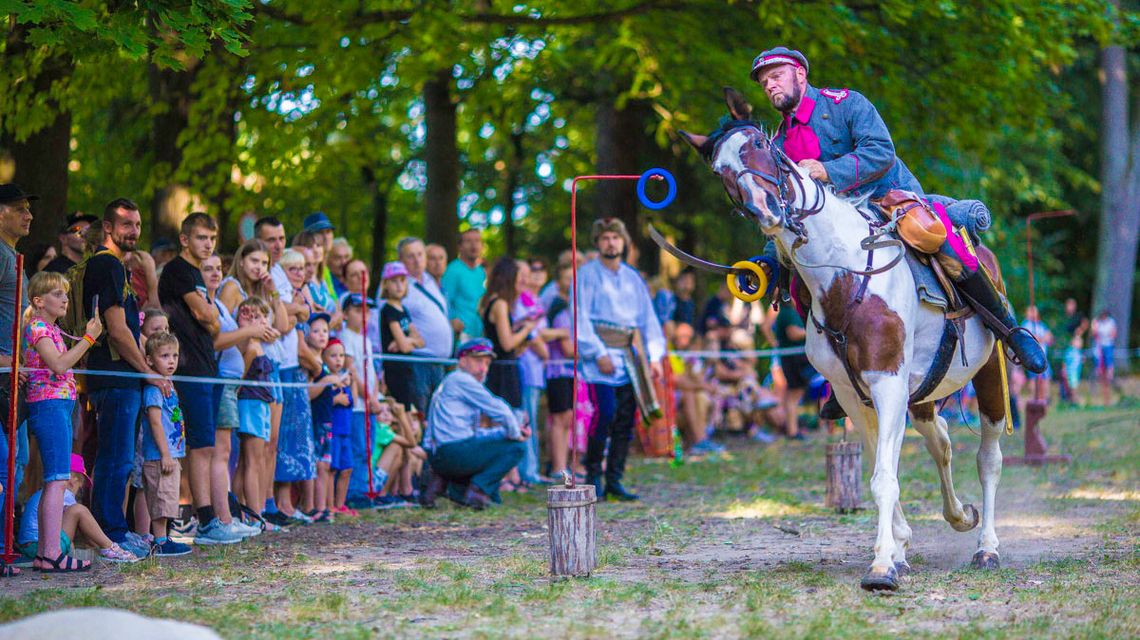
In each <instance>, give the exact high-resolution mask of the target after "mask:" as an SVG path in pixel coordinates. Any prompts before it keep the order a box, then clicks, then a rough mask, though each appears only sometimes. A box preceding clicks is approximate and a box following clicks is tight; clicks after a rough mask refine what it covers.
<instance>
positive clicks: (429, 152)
mask: <svg viewBox="0 0 1140 640" xmlns="http://www.w3.org/2000/svg"><path fill="white" fill-rule="evenodd" d="M424 111H425V114H426V115H425V120H426V122H427V139H426V140H425V142H424V159H425V160H426V162H427V193H426V194H425V195H424V205H425V208H426V211H427V219H426V225H427V227H426V229H425V230H424V238H425V240H426V241H427V242H438V243H439V244H441V245H443V246H444V247H446V248H447V250H448V251H449V252H451V251H455V250H456V247H458V246H459V217H458V211H459V148H458V146H457V145H456V142H455V135H456V134H455V129H456V126H455V103H454V102H452V101H451V69H450V68H447V69H441V70H440V71H438V72H437V73H436V74H435V77H434V78H432V79H431V80H428V81H427V82H425V83H424Z"/></svg>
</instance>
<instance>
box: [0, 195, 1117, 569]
mask: <svg viewBox="0 0 1140 640" xmlns="http://www.w3.org/2000/svg"><path fill="white" fill-rule="evenodd" d="M34 200H35V196H33V195H30V194H27V193H24V192H23V191H21V190H20V189H19V188H18V187H16V186H14V185H0V240H3V242H0V366H9V365H10V363H11V361H12V355H13V353H15V352H17V350H19V351H20V352H21V353H22V363H23V364H22V366H23V367H25V368H28V369H30V370H31V371H30V373H28V374H27V379H26V380H25V381H23V382H22V386H21V393H20V397H19V398H18V400H19V405H20V411H19V414H18V419H17V421H16V424H14V425H9V424H7V422H8V412H7V410H6V408H7V406H8V394H9V389H10V386H9V383H8V382H7V380H8V374H4V376H3V378H4V379H3V380H0V401H3V402H4V407H5V410H4V411H2V412H0V421H2V422H3V423H4V428H5V431H6V432H7V430H8V429H16V430H17V438H16V440H17V460H18V464H17V471H16V476H15V478H13V479H11V480H12V482H9V478H7V477H6V468H0V489H3V490H5V491H7V490H9V489H11V490H12V491H14V492H15V493H16V495H17V497H18V503H19V507H20V511H21V513H22V516H21V518H20V519H19V522H18V525H19V528H18V531H17V533H16V540H17V542H18V543H19V548H20V551H21V552H22V553H23V554H25V555H26V556H27V557H28V558H29V559H31V560H32V565H31V566H32V568H33V569H35V570H38V571H46V572H67V571H84V570H87V569H89V568H90V562H88V561H86V560H80V559H77V558H75V557H73V555H71V554H72V550H73V548H74V546H73V545H74V544H75V543H76V542H79V541H82V542H83V543H84V544H85V545H87V546H92V547H94V548H96V549H98V551H97V553H98V555H99V557H101V558H102V559H104V560H106V561H110V562H133V561H136V560H138V559H141V558H144V557H147V556H149V555H152V554H154V555H159V556H174V555H183V554H187V553H191V550H192V547H191V546H189V544H188V543H194V544H199V545H209V544H237V543H240V542H242V541H244V540H247V539H249V538H252V537H255V536H257V535H260V534H262V533H263V532H273V531H278V530H282V529H286V528H289V527H294V526H300V525H307V524H311V523H323V522H330V521H333V520H334V519H337V518H352V517H355V516H357V515H358V514H359V511H360V510H361V509H365V508H368V509H372V508H379V509H388V508H407V507H419V506H433V505H434V504H435V499H436V498H437V497H441V496H446V497H448V498H450V499H451V500H453V501H454V502H456V503H458V504H460V505H465V506H468V507H472V508H476V509H481V508H485V507H487V506H489V505H491V504H493V503H496V502H499V501H500V500H501V493H502V492H504V491H516V492H525V491H528V490H529V489H530V488H531V487H533V486H535V485H538V484H541V483H548V482H554V481H561V478H562V474H563V472H564V470H567V471H566V472H569V473H574V474H576V475H577V476H578V477H579V480H582V481H588V482H591V483H594V484H595V485H596V486H597V487H598V490H599V493H600V494H602V495H603V496H604V495H605V494H607V493H608V494H609V495H610V496H611V497H613V498H615V499H622V500H631V499H637V496H636V494H633V493H632V492H630V491H628V490H626V489H625V488H624V487H623V486H622V484H621V471H622V469H623V468H624V464H625V453H624V451H625V450H626V449H627V448H628V445H629V441H630V439H631V436H630V433H629V431H631V425H632V424H633V422H634V421H633V411H634V409H633V407H634V406H635V405H636V406H637V407H639V408H640V409H641V410H643V411H644V410H649V409H648V407H649V406H650V405H649V404H648V401H647V400H646V399H645V398H643V397H641V395H638V396H637V402H636V403H635V402H634V400H633V397H634V391H633V390H632V389H633V387H631V386H630V385H631V383H632V382H635V381H631V379H630V376H632V377H633V378H636V375H633V374H632V373H630V372H631V371H632V370H629V371H627V370H626V369H623V367H622V365H621V363H619V362H617V359H619V358H621V357H622V356H621V353H622V352H623V351H622V349H623V348H624V347H623V346H622V345H617V344H615V343H612V342H611V340H612V338H604V337H600V336H602V334H603V332H602V331H601V330H599V331H598V332H597V333H595V331H594V328H593V325H592V324H590V323H591V322H592V321H593V320H598V319H602V320H607V319H610V318H609V317H608V316H606V314H609V315H611V316H613V317H614V318H616V319H618V320H621V319H623V318H624V319H625V322H624V324H629V325H633V324H640V331H641V333H640V334H639V335H640V338H635V343H634V345H633V349H634V350H635V351H637V350H640V349H641V348H645V350H646V352H647V353H648V354H649V355H650V356H651V358H650V360H651V362H650V363H649V365H650V366H649V369H648V370H647V374H649V373H650V372H651V375H647V377H651V378H652V379H653V381H654V382H656V383H658V384H659V387H660V388H661V389H662V390H663V391H664V393H665V397H660V398H658V400H659V401H662V402H666V403H672V404H673V405H674V407H675V409H676V411H675V415H676V423H677V424H676V426H677V428H678V430H679V432H680V434H681V435H682V438H683V441H684V444H685V447H686V449H687V451H688V453H689V454H690V455H710V454H711V455H715V454H717V453H719V452H720V451H722V450H723V449H724V444H723V443H724V441H725V440H726V439H728V438H730V437H733V436H734V435H735V436H738V437H739V438H740V439H741V440H742V441H744V440H745V439H751V440H753V441H756V442H760V443H769V442H772V441H774V440H775V439H777V438H781V437H783V438H790V439H804V438H805V437H806V436H805V430H810V429H816V428H818V429H824V430H826V429H828V428H829V426H830V425H828V424H826V423H820V421H819V420H818V411H816V410H815V409H814V408H818V405H817V404H816V403H818V402H820V401H821V400H822V399H824V397H825V396H826V394H827V386H826V383H825V381H823V379H822V378H821V377H820V376H819V375H818V374H817V373H816V372H815V371H814V370H813V369H812V367H811V365H810V363H809V362H808V361H807V359H806V357H804V355H803V353H802V346H803V344H804V341H805V337H806V333H805V328H804V323H803V320H802V318H801V317H800V315H799V314H798V313H797V312H796V310H795V308H794V307H793V306H792V305H791V304H786V305H782V306H779V307H778V308H772V307H770V306H764V305H761V304H746V303H743V302H741V301H739V300H737V299H735V298H733V297H732V296H731V294H730V293H729V292H728V289H727V287H726V286H725V285H724V283H723V282H722V283H720V286H719V288H718V289H717V290H716V292H715V293H714V295H712V296H711V297H710V298H709V299H708V300H707V301H706V302H705V303H704V304H701V303H700V301H699V300H698V298H699V292H700V290H701V289H700V286H699V284H700V283H699V282H698V278H697V274H696V273H694V272H692V271H689V270H683V271H680V272H679V273H677V274H676V275H675V277H673V278H671V279H670V278H668V277H666V276H665V275H664V274H662V275H659V276H657V277H654V278H647V277H646V276H645V274H641V273H639V272H637V271H635V270H634V269H632V268H630V266H629V265H628V264H626V262H625V260H626V259H627V258H628V256H629V252H630V251H631V250H632V247H630V246H629V238H628V234H627V233H626V232H625V230H624V226H622V225H621V224H620V222H618V221H615V220H613V219H603V220H601V221H599V223H598V224H597V225H595V230H594V237H593V238H592V241H593V243H592V244H593V246H591V247H590V248H589V249H588V250H587V251H585V252H583V253H579V254H578V255H577V256H575V255H574V254H573V253H572V252H571V251H569V250H567V251H565V252H563V253H562V254H560V255H559V256H558V257H557V260H556V261H554V262H553V263H548V262H547V261H546V260H545V259H544V258H542V257H540V256H533V257H531V258H529V259H525V260H520V259H516V258H514V257H512V256H501V257H498V258H497V259H494V260H490V259H488V258H487V257H486V256H485V255H484V253H485V248H484V244H483V237H482V234H481V232H480V231H479V230H476V229H469V230H466V231H464V232H463V233H462V235H461V237H460V242H459V245H458V247H455V248H454V249H455V250H456V258H455V259H454V260H451V261H450V262H449V261H448V251H449V249H450V247H443V246H440V245H436V244H425V243H424V242H423V241H422V240H420V239H418V238H414V237H406V238H402V239H401V240H399V242H398V243H397V245H396V258H397V259H396V260H394V261H392V262H389V263H387V264H384V265H383V266H382V268H380V269H379V272H380V273H381V277H380V282H379V283H370V282H369V281H368V279H369V275H368V274H369V272H370V268H369V265H368V264H367V263H365V262H364V261H363V260H361V259H359V258H357V257H355V254H354V251H353V247H352V244H351V242H350V241H349V240H348V239H346V238H342V237H336V229H335V227H334V225H333V224H332V223H331V221H330V220H329V219H328V217H327V216H326V215H325V214H323V213H319V212H318V213H313V214H311V215H309V216H307V217H306V218H305V219H304V223H303V225H302V226H301V227H300V228H292V229H289V228H286V225H284V224H283V223H282V222H281V221H279V220H277V219H275V218H273V217H263V218H261V219H259V220H257V222H256V224H255V226H254V237H253V238H250V239H249V240H247V241H245V242H244V243H243V244H242V245H241V246H240V247H239V248H238V249H237V251H236V252H234V253H233V254H219V253H218V252H217V251H216V249H217V237H218V228H217V223H216V222H215V220H214V219H213V218H212V217H211V216H209V215H207V214H205V213H193V214H191V215H190V216H189V217H187V218H186V219H185V221H184V222H183V223H182V225H181V229H180V233H179V236H178V238H177V242H170V241H162V240H159V241H156V242H155V243H153V244H152V251H151V252H146V251H143V250H142V249H141V248H140V247H139V237H140V235H141V230H142V223H143V220H142V216H141V214H140V212H139V207H138V206H137V205H135V204H134V203H133V202H131V201H130V200H128V199H125V198H120V199H116V200H114V201H112V202H110V203H109V204H108V205H107V206H106V208H105V210H104V211H103V212H102V215H101V216H95V215H89V214H83V213H79V212H77V213H74V214H72V215H70V216H68V217H67V219H66V223H65V225H64V227H63V229H62V230H61V231H60V233H59V245H58V248H55V247H53V248H52V251H51V252H40V253H39V254H37V255H35V256H29V257H28V260H27V261H26V263H25V265H26V273H25V274H20V275H21V278H23V284H22V286H21V287H20V289H21V291H22V295H21V299H20V300H16V290H17V286H16V285H17V281H16V277H17V274H16V270H15V264H16V255H17V254H16V251H15V247H16V243H17V241H19V240H20V238H22V237H24V236H27V235H28V233H29V230H30V225H31V224H32V221H33V215H32V202H33V201H34ZM575 258H576V259H577V262H578V265H579V278H580V283H579V293H580V295H581V296H582V297H583V301H580V306H581V307H582V309H585V311H582V310H581V309H580V310H579V313H580V314H591V313H594V311H597V312H598V313H600V314H601V315H600V316H599V315H590V316H589V317H587V316H586V315H583V316H582V317H581V324H582V325H583V328H584V329H588V330H587V331H586V333H587V335H586V336H585V337H584V338H583V339H582V341H581V342H580V344H579V345H577V346H580V348H581V349H582V354H581V356H582V359H583V365H582V369H581V370H580V371H582V372H583V373H582V375H580V378H582V379H580V380H579V381H578V386H575V383H574V379H575V378H574V365H573V359H574V357H575V348H576V344H575V341H574V339H573V336H572V333H571V332H572V328H573V325H574V322H573V318H572V314H573V309H572V307H571V298H572V291H571V289H572V278H573V263H574V261H575ZM29 277H30V280H29V279H28V278H29ZM582 279H584V282H583V280H582ZM607 291H610V292H612V294H613V295H611V296H610V298H606V295H607V294H606V292H607ZM642 296H644V298H642ZM641 299H644V300H645V302H644V307H641V306H639V305H640V303H638V302H637V300H641ZM17 307H18V308H20V309H25V310H26V311H25V312H24V314H23V325H22V326H23V333H22V339H21V341H20V343H19V344H13V343H12V331H11V328H12V326H13V324H14V322H15V320H16V317H15V315H14V314H15V310H16V309H17ZM591 310H593V311H591ZM1067 312H1068V315H1067V317H1066V320H1065V326H1064V329H1063V333H1062V334H1061V335H1062V339H1063V340H1064V344H1065V345H1066V347H1065V348H1066V351H1065V356H1064V358H1063V364H1062V366H1061V375H1060V380H1061V381H1062V393H1063V394H1075V393H1076V389H1077V386H1078V384H1079V380H1080V367H1081V357H1080V354H1081V353H1082V349H1083V348H1084V341H1085V340H1086V339H1088V337H1091V339H1092V340H1093V342H1094V346H1095V350H1096V353H1097V358H1098V360H1097V361H1098V365H1097V366H1098V370H1100V371H1101V377H1102V379H1104V378H1105V377H1106V376H1107V379H1108V380H1111V375H1112V351H1113V344H1114V340H1115V335H1116V328H1115V325H1114V324H1113V323H1112V320H1111V319H1110V318H1108V317H1107V315H1106V314H1103V313H1102V314H1101V315H1100V316H1099V317H1098V318H1097V319H1095V320H1094V321H1093V322H1092V323H1089V321H1088V320H1087V319H1085V318H1084V317H1083V316H1081V315H1080V314H1079V313H1077V311H1076V306H1075V303H1072V305H1071V308H1069V309H1067ZM602 316H606V317H602ZM626 316H628V317H626ZM650 319H651V320H652V321H650ZM619 324H622V323H619ZM1025 326H1026V328H1027V329H1028V330H1030V331H1032V332H1033V333H1034V334H1035V335H1037V337H1038V339H1039V340H1040V341H1041V342H1042V344H1043V345H1046V344H1052V343H1053V339H1052V334H1051V333H1050V332H1049V330H1048V328H1046V327H1045V326H1044V324H1042V323H1041V322H1040V320H1039V319H1038V318H1037V316H1036V314H1035V310H1033V309H1030V310H1029V311H1028V312H1027V313H1026V322H1025ZM67 331H71V332H73V333H76V334H78V337H76V336H74V335H71V334H69V333H67ZM79 332H82V333H79ZM635 335H637V334H635ZM636 340H643V341H645V342H644V344H637V343H636ZM658 341H660V347H658ZM69 345H70V346H69ZM665 345H667V346H668V355H665V350H664V346H665ZM760 348H777V349H778V351H779V353H778V355H772V354H770V353H764V354H757V352H756V350H757V349H760ZM1074 354H1075V356H1074ZM627 364H628V363H627ZM627 368H628V367H627ZM74 369H86V370H90V371H91V373H87V374H84V375H77V374H75V373H73V370H74ZM627 373H630V375H627ZM172 379H173V380H174V382H172V381H171V380H172ZM1047 380H1048V378H1046V379H1045V381H1046V386H1045V389H1046V391H1044V392H1042V391H1041V390H1040V387H1038V388H1037V389H1036V390H1035V391H1034V393H1036V394H1037V397H1041V394H1042V393H1047ZM1015 383H1016V377H1015ZM1034 384H1039V383H1037V382H1035V383H1034ZM1107 386H1108V385H1107V384H1105V385H1104V387H1105V388H1107ZM641 393H642V392H638V394H641ZM1106 393H1107V392H1106ZM671 414H672V413H670V415H671ZM623 421H624V423H626V424H625V426H623V425H622V424H618V423H619V422H623ZM29 434H31V435H32V436H33V437H32V438H30V439H29V437H28V436H29ZM714 435H717V436H718V437H717V438H716V439H714V438H713V436H714ZM606 452H608V458H607V457H606V455H605V454H606ZM0 457H2V459H6V458H7V437H4V438H0ZM89 465H90V467H91V468H92V470H93V473H92V474H90V475H89V474H88V473H87V468H88V466H89ZM571 467H573V468H571ZM603 470H604V471H603ZM603 473H605V476H604V479H605V481H606V484H607V486H606V487H605V488H603V487H602V481H603V476H602V474H603ZM92 476H93V482H92ZM85 505H89V507H88V506H85ZM2 526H3V523H2V522H0V527H2ZM3 571H4V572H5V573H11V572H14V571H16V569H15V568H13V567H4V569H3Z"/></svg>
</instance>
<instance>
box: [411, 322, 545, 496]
mask: <svg viewBox="0 0 1140 640" xmlns="http://www.w3.org/2000/svg"><path fill="white" fill-rule="evenodd" d="M458 355H459V367H458V368H457V369H456V370H455V371H452V372H451V373H449V374H447V376H446V377H444V379H443V382H442V383H441V384H440V385H439V388H438V389H437V390H436V392H435V395H434V396H433V397H432V400H431V406H430V407H429V409H428V416H427V429H426V430H425V431H424V440H423V447H424V449H426V450H427V452H428V461H429V463H430V464H431V470H432V480H431V482H430V484H429V485H428V489H427V492H426V493H425V495H424V497H423V502H424V505H425V506H431V505H432V504H434V500H435V498H436V496H438V495H439V494H441V493H443V492H444V491H445V490H446V491H447V497H448V498H450V499H452V500H454V501H455V502H458V503H459V504H463V505H466V506H469V507H472V508H474V509H483V508H484V507H486V506H488V505H489V504H490V503H492V502H495V503H498V502H501V501H502V500H501V498H500V497H499V483H500V482H501V481H502V480H503V478H504V477H505V476H506V475H507V474H508V473H510V470H511V469H512V468H514V467H516V466H518V464H519V461H521V460H522V457H523V453H524V452H525V450H526V444H525V443H526V439H527V438H529V437H530V427H529V426H528V425H524V424H520V423H519V419H518V417H516V416H515V413H514V410H513V409H512V408H511V406H510V405H509V404H507V401H506V400H503V399H502V398H500V397H498V396H496V395H495V394H493V393H491V392H490V390H488V389H487V387H486V386H485V385H484V384H483V382H484V381H485V380H486V379H487V371H488V369H490V367H491V361H492V360H494V359H495V351H494V349H493V348H492V346H491V341H490V340H488V339H486V338H474V339H472V340H468V341H467V342H464V343H463V344H461V345H459V353H458ZM484 416H485V417H487V418H488V419H489V420H490V421H491V423H492V424H493V425H495V426H492V427H491V428H481V427H480V426H479V423H480V420H481V418H482V417H484Z"/></svg>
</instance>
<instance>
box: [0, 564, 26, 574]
mask: <svg viewBox="0 0 1140 640" xmlns="http://www.w3.org/2000/svg"><path fill="white" fill-rule="evenodd" d="M21 573H23V571H20V570H19V569H17V568H16V567H13V566H12V565H10V564H8V563H6V562H3V561H0V578H15V577H16V576H18V575H20V574H21Z"/></svg>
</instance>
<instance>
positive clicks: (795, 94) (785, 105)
mask: <svg viewBox="0 0 1140 640" xmlns="http://www.w3.org/2000/svg"><path fill="white" fill-rule="evenodd" d="M803 95H804V92H803V89H801V88H800V85H798V84H797V85H795V86H793V87H792V92H791V93H790V94H788V93H784V94H781V95H780V96H779V97H776V98H772V106H773V107H776V110H777V111H780V112H783V113H788V112H790V111H792V110H793V109H795V108H796V107H797V106H798V105H799V104H800V98H802V97H803Z"/></svg>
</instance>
